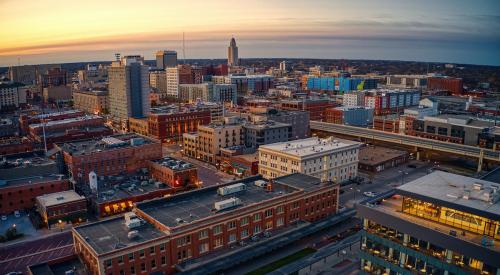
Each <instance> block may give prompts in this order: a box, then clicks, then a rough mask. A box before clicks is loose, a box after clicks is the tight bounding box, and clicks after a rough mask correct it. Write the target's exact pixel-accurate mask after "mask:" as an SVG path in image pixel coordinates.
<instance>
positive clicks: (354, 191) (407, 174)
mask: <svg viewBox="0 0 500 275" xmlns="http://www.w3.org/2000/svg"><path fill="white" fill-rule="evenodd" d="M410 163H411V164H414V165H416V166H417V168H408V166H407V165H401V166H398V167H393V168H390V169H387V170H384V171H382V172H380V173H377V174H376V175H375V177H374V178H373V180H372V182H373V183H372V184H368V183H363V184H361V185H356V184H351V185H347V186H343V187H342V189H343V190H344V191H345V192H344V193H343V194H341V195H340V205H344V206H347V207H352V206H353V203H354V202H359V201H361V200H363V199H365V198H366V197H365V196H364V195H363V192H370V191H371V192H377V193H382V192H385V191H388V190H390V189H392V188H394V187H397V186H399V185H401V184H402V183H403V181H404V183H406V182H410V181H412V180H415V179H417V178H420V177H422V176H425V175H427V173H428V171H429V169H430V168H432V167H433V165H434V164H433V163H428V162H423V161H411V162H410ZM399 171H402V172H403V173H404V178H403V175H402V173H400V172H399ZM360 176H362V177H364V178H365V179H368V178H369V175H367V174H364V173H362V172H361V173H360ZM367 181H368V180H365V182H367Z"/></svg>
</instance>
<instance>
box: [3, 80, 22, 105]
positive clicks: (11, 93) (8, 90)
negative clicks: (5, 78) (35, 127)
mask: <svg viewBox="0 0 500 275" xmlns="http://www.w3.org/2000/svg"><path fill="white" fill-rule="evenodd" d="M22 86H23V84H21V83H14V82H8V83H4V82H0V110H1V111H4V110H11V111H14V110H16V109H17V108H19V106H20V105H21V104H25V103H26V91H25V89H23V88H22Z"/></svg>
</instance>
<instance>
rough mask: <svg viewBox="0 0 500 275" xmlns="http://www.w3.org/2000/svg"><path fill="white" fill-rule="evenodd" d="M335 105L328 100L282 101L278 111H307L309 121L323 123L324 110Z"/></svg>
mask: <svg viewBox="0 0 500 275" xmlns="http://www.w3.org/2000/svg"><path fill="white" fill-rule="evenodd" d="M335 105H336V104H335V103H334V102H333V101H331V100H329V99H304V100H283V101H281V103H280V109H282V110H292V111H308V112H309V118H310V119H311V120H319V121H323V120H324V119H325V110H326V109H328V108H331V107H335Z"/></svg>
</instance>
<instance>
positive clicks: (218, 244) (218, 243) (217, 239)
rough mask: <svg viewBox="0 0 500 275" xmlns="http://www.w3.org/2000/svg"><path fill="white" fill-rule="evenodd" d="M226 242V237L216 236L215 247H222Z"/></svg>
mask: <svg viewBox="0 0 500 275" xmlns="http://www.w3.org/2000/svg"><path fill="white" fill-rule="evenodd" d="M223 244H224V239H222V237H219V238H216V239H215V241H214V248H218V247H221V246H222V245H223Z"/></svg>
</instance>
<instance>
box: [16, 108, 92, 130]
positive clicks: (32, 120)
mask: <svg viewBox="0 0 500 275" xmlns="http://www.w3.org/2000/svg"><path fill="white" fill-rule="evenodd" d="M84 115H85V113H84V112H82V111H79V110H68V111H62V112H52V113H47V114H22V115H21V116H20V117H19V126H20V128H21V132H22V133H28V130H29V126H30V125H31V124H37V123H41V122H42V121H44V122H49V121H55V120H63V119H68V118H75V117H81V116H84Z"/></svg>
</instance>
